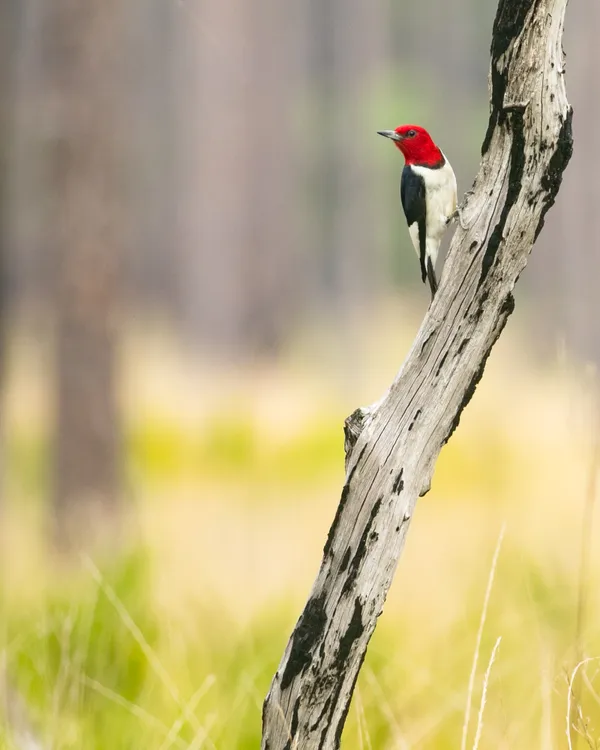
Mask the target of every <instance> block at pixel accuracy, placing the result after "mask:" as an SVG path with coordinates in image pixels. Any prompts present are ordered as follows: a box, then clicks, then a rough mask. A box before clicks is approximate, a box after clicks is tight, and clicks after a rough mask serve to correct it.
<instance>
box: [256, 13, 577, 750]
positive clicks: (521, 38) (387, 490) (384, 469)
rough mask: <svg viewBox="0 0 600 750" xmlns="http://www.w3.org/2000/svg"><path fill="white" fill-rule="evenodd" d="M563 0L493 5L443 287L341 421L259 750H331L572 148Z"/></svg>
mask: <svg viewBox="0 0 600 750" xmlns="http://www.w3.org/2000/svg"><path fill="white" fill-rule="evenodd" d="M565 7H566V0H500V3H499V6H498V11H497V15H496V20H495V22H494V29H493V37H492V46H491V71H490V98H491V102H490V119H489V125H488V129H487V132H486V135H485V138H484V141H483V146H482V161H481V166H480V169H479V173H478V175H477V177H476V179H475V182H474V185H473V192H472V193H471V194H470V195H469V197H468V200H467V203H466V205H465V207H464V209H463V213H462V222H463V224H464V226H466V227H467V228H466V229H463V228H462V227H459V228H458V229H457V231H456V233H455V236H454V238H453V241H452V244H451V248H450V251H449V254H448V259H447V261H446V265H445V268H444V272H443V276H442V279H441V285H440V289H439V292H438V294H437V295H436V297H435V300H434V301H433V303H432V305H431V307H430V309H429V311H428V313H427V315H426V316H425V319H424V321H423V323H422V325H421V328H420V330H419V333H418V334H417V338H416V340H415V342H414V344H413V346H412V349H411V351H410V353H409V355H408V357H407V359H406V361H405V362H404V364H403V366H402V368H401V369H400V372H399V373H398V375H397V376H396V378H395V380H394V382H393V384H392V385H391V387H390V389H389V391H388V392H387V393H386V394H385V395H384V397H383V398H382V399H381V400H380V401H379V402H377V404H374V405H373V406H371V407H369V408H367V409H357V410H356V411H355V412H354V413H353V414H352V415H351V416H350V417H349V418H348V419H347V420H346V424H345V436H346V440H345V448H346V472H347V474H346V482H345V484H344V488H343V490H342V496H341V500H340V504H339V507H338V510H337V513H336V517H335V519H334V522H333V525H332V527H331V530H330V532H329V537H328V539H327V543H326V545H325V549H324V556H323V561H322V563H321V568H320V570H319V573H318V576H317V579H316V581H315V583H314V585H313V589H312V591H311V594H310V597H309V600H308V603H307V605H306V607H305V609H304V612H303V613H302V615H301V616H300V619H299V621H298V624H297V625H296V628H295V629H294V632H293V633H292V636H291V639H290V641H289V643H288V645H287V648H286V650H285V653H284V655H283V659H282V661H281V664H280V665H279V668H278V670H277V673H276V674H275V677H274V678H273V682H272V684H271V689H270V691H269V694H268V696H267V698H266V700H265V704H264V709H263V741H262V747H263V750H280V749H284V750H292V748H302V750H308V749H311V750H312V748H314V749H315V750H317V748H318V750H334V749H335V748H338V747H339V744H340V738H341V734H342V730H343V726H344V722H345V719H346V715H347V713H348V708H349V706H350V700H351V697H352V692H353V689H354V685H355V683H356V680H357V677H358V673H359V671H360V667H361V665H362V662H363V660H364V657H365V653H366V649H367V645H368V643H369V640H370V638H371V635H372V634H373V631H374V629H375V625H376V622H377V618H378V616H379V615H380V614H381V611H382V608H383V604H384V602H385V598H386V595H387V592H388V590H389V587H390V585H391V582H392V578H393V575H394V572H395V570H396V567H397V564H398V560H399V557H400V554H401V553H402V549H403V546H404V541H405V538H406V533H407V531H408V527H409V525H410V519H411V517H412V515H413V512H414V508H415V504H416V501H417V498H418V497H420V496H422V495H424V494H425V493H426V492H427V491H428V490H429V487H430V484H431V477H432V474H433V469H434V466H435V462H436V460H437V457H438V455H439V452H440V450H441V448H442V446H443V445H444V444H445V443H446V442H447V441H448V440H449V438H450V436H451V435H452V433H453V432H454V430H455V429H456V427H457V426H458V423H459V420H460V416H461V413H462V411H463V409H464V408H465V406H466V405H467V404H468V403H469V401H470V399H471V397H472V395H473V393H474V392H475V388H476V387H477V384H478V382H479V381H480V379H481V377H482V375H483V372H484V368H485V364H486V361H487V358H488V356H489V354H490V352H491V350H492V347H493V346H494V344H495V343H496V341H497V340H498V337H499V336H500V334H501V333H502V331H503V329H504V326H505V324H506V321H507V319H508V317H509V316H510V314H511V313H512V311H513V309H514V297H513V288H514V286H515V283H516V282H517V280H518V278H519V275H520V274H521V272H522V271H523V269H524V268H525V265H526V264H527V258H528V255H529V253H530V252H531V248H532V246H533V244H534V242H535V240H536V239H537V237H538V235H539V233H540V231H541V229H542V227H543V225H544V218H545V215H546V213H547V211H548V210H549V209H550V208H551V206H552V205H553V203H554V201H555V198H556V195H557V192H558V189H559V187H560V183H561V179H562V174H563V171H564V169H565V168H566V166H567V164H568V162H569V159H570V156H571V152H572V135H571V118H572V111H571V108H570V106H569V104H568V102H567V98H566V92H565V84H564V61H563V53H562V47H561V40H562V30H563V21H564V14H565Z"/></svg>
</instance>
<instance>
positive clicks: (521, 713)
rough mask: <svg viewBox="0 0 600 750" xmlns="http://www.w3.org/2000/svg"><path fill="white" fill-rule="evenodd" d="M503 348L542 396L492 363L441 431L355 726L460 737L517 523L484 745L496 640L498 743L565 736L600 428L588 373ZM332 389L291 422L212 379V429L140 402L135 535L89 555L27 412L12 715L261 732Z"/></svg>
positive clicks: (370, 739) (12, 582)
mask: <svg viewBox="0 0 600 750" xmlns="http://www.w3.org/2000/svg"><path fill="white" fill-rule="evenodd" d="M508 364H509V367H508V369H509V370H510V373H511V377H512V378H513V379H515V378H517V377H518V378H522V382H521V385H522V387H521V388H520V392H522V393H524V394H527V398H525V399H524V400H523V401H522V402H519V401H518V400H515V399H514V397H510V398H509V397H508V396H507V395H506V394H505V391H504V387H503V386H504V384H505V382H506V368H505V366H504V363H503V361H502V360H500V361H497V362H496V363H495V364H494V367H493V368H492V369H491V372H490V374H489V375H488V374H486V378H484V381H483V383H482V385H481V386H480V388H479V389H478V392H477V395H476V398H475V400H474V402H473V404H472V405H471V406H470V408H469V410H468V412H467V413H466V414H465V416H464V417H463V420H462V421H461V426H460V428H459V430H458V431H457V433H456V434H455V436H454V437H453V439H452V441H451V442H450V444H449V445H448V446H447V447H446V448H445V449H444V451H443V453H442V456H441V458H440V461H439V465H438V467H437V471H436V474H435V477H434V483H433V489H432V491H431V493H430V494H429V495H428V496H427V497H426V498H424V499H423V500H421V501H420V502H419V504H418V507H417V512H416V514H415V518H414V520H413V523H412V527H411V530H410V533H409V536H408V541H407V545H406V549H405V551H404V554H403V557H402V560H401V564H400V567H399V570H398V573H397V576H396V580H395V582H394V585H393V587H392V590H391V592H390V596H389V598H388V601H387V603H386V607H385V611H384V613H383V615H382V617H381V618H380V621H379V623H378V627H377V630H376V633H375V635H374V637H373V639H372V642H371V645H370V647H369V651H368V655H367V659H366V661H365V664H364V667H363V670H362V672H361V676H360V679H359V681H358V686H357V691H356V697H355V700H354V702H353V705H352V707H351V711H350V714H349V717H348V722H347V726H346V730H345V733H344V736H343V742H342V745H343V747H346V748H359V749H360V750H370V749H371V748H372V749H373V750H392V749H394V750H395V749H396V748H401V749H403V748H419V749H420V750H429V749H432V750H433V749H434V748H435V749H436V750H445V748H448V750H450V748H452V749H454V748H459V747H460V745H461V736H462V732H463V722H464V716H465V707H466V701H467V690H468V685H469V677H470V673H471V669H472V664H473V656H474V653H475V645H476V640H477V633H478V629H479V627H480V622H481V616H482V608H483V602H484V595H485V591H486V587H487V585H488V579H489V573H490V566H491V561H492V556H493V552H494V548H495V545H496V542H497V538H498V534H499V531H500V528H501V527H502V524H503V523H506V534H505V538H504V542H503V546H502V549H501V551H500V555H499V560H498V565H497V568H496V570H495V579H494V582H493V587H492V590H491V596H490V602H489V609H488V611H487V617H486V620H485V623H484V627H483V630H482V639H481V648H480V653H479V660H478V666H477V670H476V673H475V680H474V689H473V696H472V709H471V725H470V730H469V734H468V741H467V745H466V746H467V748H469V750H471V749H472V748H473V743H474V736H475V731H476V725H477V720H478V712H479V707H480V701H481V696H482V689H483V680H484V674H485V671H486V668H487V667H488V663H489V659H490V656H491V653H492V650H493V648H494V645H495V644H496V642H497V639H498V638H499V637H501V638H502V640H501V643H500V645H499V648H498V652H497V657H496V660H495V663H494V664H493V666H492V668H491V671H490V676H489V684H488V687H487V702H486V706H485V712H484V715H483V728H482V735H481V742H480V745H479V748H480V750H483V749H484V748H510V749H511V750H519V749H521V748H522V749H523V750H525V749H527V750H530V748H542V750H546V748H548V749H549V750H550V749H551V748H563V747H566V746H567V743H566V735H565V729H566V710H567V695H568V691H567V683H568V678H569V675H570V674H571V673H572V671H573V669H574V667H575V665H576V663H577V661H578V660H579V659H580V658H582V657H596V656H599V655H600V595H599V593H598V592H600V549H599V545H592V546H593V550H592V557H591V562H590V569H589V583H588V587H587V594H586V597H585V620H584V627H583V630H582V632H581V633H579V634H578V633H577V628H576V620H577V617H576V613H577V607H578V597H579V595H580V588H581V586H580V550H581V538H582V535H581V521H582V511H583V505H584V502H585V498H586V486H587V485H588V484H589V481H588V480H589V473H590V471H591V469H592V465H591V455H592V452H591V442H590V441H589V439H588V436H587V434H586V433H585V431H584V430H582V429H581V428H580V426H578V425H577V423H574V422H573V421H569V417H568V415H569V414H571V413H572V411H573V399H574V395H573V394H574V392H576V391H574V390H573V385H572V384H569V383H567V382H564V381H562V380H561V379H560V378H559V377H558V376H555V375H553V376H551V377H547V378H542V377H541V376H540V375H539V374H537V373H535V374H528V373H522V372H521V373H517V374H515V370H514V367H513V364H514V363H513V361H510V362H509V363H508ZM494 372H495V373H496V374H494ZM281 377H282V379H285V375H282V376H281ZM528 378H529V379H530V380H528ZM534 382H535V388H534V387H533V383H534ZM284 391H285V388H284ZM294 393H295V392H294ZM533 393H535V398H534V397H532V395H531V394H533ZM295 398H296V395H294V396H292V395H290V398H289V401H290V402H291V401H292V400H293V399H295ZM311 398H312V396H311ZM577 398H579V396H577ZM283 402H284V403H286V399H285V398H284V399H283ZM319 403H320V407H319V408H318V409H313V410H312V411H310V410H309V409H308V408H307V409H303V408H299V409H298V413H299V414H301V415H302V416H303V418H302V419H300V418H298V419H297V423H296V425H295V427H293V429H291V428H289V424H288V421H286V422H285V429H283V427H284V425H283V421H282V422H281V423H280V422H278V420H277V418H275V419H271V420H270V422H269V421H268V420H266V421H265V419H263V415H264V408H265V404H264V400H260V402H259V401H258V400H257V399H256V395H255V393H253V391H252V389H251V388H249V389H248V391H247V393H246V395H245V400H244V399H243V398H241V399H239V400H238V401H236V408H235V411H234V410H232V409H230V410H227V409H223V408H222V403H221V402H219V400H218V399H216V400H215V408H214V410H213V412H212V413H210V414H208V415H205V416H204V417H203V418H202V419H199V420H198V422H197V425H196V427H194V426H193V425H192V426H190V425H189V424H187V423H185V420H183V419H182V420H181V421H178V420H177V419H176V418H174V417H173V415H172V414H170V415H169V414H165V413H164V412H163V413H160V410H159V409H157V410H156V412H155V413H150V412H148V411H147V410H142V409H139V410H138V409H137V408H136V406H135V404H132V405H131V408H130V410H129V413H130V414H132V415H133V418H130V420H129V423H128V429H127V455H126V461H127V465H128V467H129V476H130V482H131V493H132V497H133V503H132V506H133V507H132V515H134V521H135V523H132V524H130V525H131V526H132V528H135V530H136V531H135V534H132V535H131V537H130V538H129V540H128V541H127V543H126V544H125V545H124V547H123V549H122V551H121V552H120V553H119V554H116V555H115V554H114V553H113V554H102V553H101V552H96V553H90V557H89V558H86V557H82V558H77V559H76V560H74V561H72V562H71V563H66V562H65V561H64V560H57V559H56V558H55V557H54V556H53V555H52V554H51V553H50V552H49V550H48V548H47V545H46V544H45V542H44V536H43V528H44V525H43V518H44V514H45V504H44V487H45V485H46V481H47V471H46V469H45V468H44V467H46V466H47V465H48V457H47V440H46V439H45V437H44V430H43V429H42V428H41V427H39V429H37V428H36V429H32V424H33V426H34V427H36V425H35V424H34V423H32V422H31V420H27V421H26V422H25V421H23V422H21V423H19V421H18V420H15V422H14V424H13V429H12V430H11V431H10V441H9V446H8V451H7V457H8V459H7V460H8V466H7V469H8V475H9V481H8V487H9V493H8V495H9V496H8V497H7V510H6V516H5V523H4V528H3V531H4V534H5V545H4V561H3V575H2V578H1V587H0V611H1V612H2V624H3V627H2V630H1V631H0V633H1V635H0V654H1V655H2V658H1V659H0V664H3V665H4V666H5V673H6V677H7V684H8V687H9V701H8V702H9V703H11V704H12V705H13V711H12V714H13V724H12V726H13V728H14V727H15V726H16V727H17V729H18V728H19V727H21V728H23V727H29V728H30V729H31V730H32V731H33V733H34V734H35V735H36V736H37V737H38V738H39V739H40V740H41V742H42V746H43V747H44V748H52V749H53V750H67V749H71V748H73V749H75V748H85V749H86V750H87V749H96V748H97V749H98V750H100V749H102V750H106V749H107V748H111V750H112V749H113V748H114V749H115V750H119V749H120V748H123V749H128V750H129V749H131V750H137V749H138V748H139V749H140V750H141V749H142V748H143V749H144V750H154V749H156V750H166V748H209V749H210V750H212V748H218V749H219V750H234V748H235V750H245V749H246V748H248V749H249V748H256V747H258V746H259V743H260V711H261V704H262V700H263V698H264V696H265V694H266V692H267V689H268V686H269V682H270V680H271V677H272V675H273V672H274V670H275V669H276V667H277V664H278V662H279V659H280V658H281V655H282V652H283V649H284V647H285V644H286V641H287V639H288V637H289V635H290V633H291V630H292V628H293V626H294V623H295V621H296V619H297V617H298V615H299V613H300V611H301V609H302V606H303V604H304V602H305V600H306V597H307V595H308V591H309V589H310V585H311V583H312V580H313V578H314V576H315V574H316V571H317V569H318V565H319V562H320V555H321V551H322V547H323V543H324V540H325V537H326V534H327V530H328V528H329V524H330V523H331V520H332V518H333V515H334V512H335V507H336V503H337V500H338V498H339V492H340V487H341V481H342V466H343V454H342V442H343V438H342V430H341V425H342V421H343V416H344V412H343V411H342V408H341V407H338V401H337V400H336V399H331V398H328V397H323V398H322V399H321V401H320V402H319ZM581 404H582V405H583V401H581ZM142 413H143V414H146V415H147V414H150V416H146V417H144V419H142V418H141V417H139V416H137V415H139V414H142ZM236 415H237V416H236ZM565 415H567V416H565ZM267 422H269V424H270V426H268V425H267ZM594 468H595V467H594ZM596 538H597V533H595V534H594V535H593V539H596ZM581 671H582V673H584V675H585V679H583V675H582V679H581V680H579V681H576V691H575V703H576V705H577V706H581V716H582V717H583V719H582V720H579V719H577V715H576V714H574V715H573V716H574V718H575V719H576V720H577V722H578V728H579V730H580V731H581V732H582V734H586V733H587V739H586V738H585V737H583V736H581V737H579V740H578V744H576V739H577V737H578V736H579V735H578V734H577V732H576V731H573V733H572V735H573V747H575V746H577V747H579V748H580V750H581V749H582V748H585V747H594V745H593V744H590V743H593V741H597V740H598V738H599V736H600V698H599V696H600V662H590V663H588V664H586V665H585V666H584V667H582V668H581ZM1 684H2V683H1V682H0V685H1ZM15 704H19V706H20V710H18V711H15V710H14V706H15ZM14 715H17V719H16V721H15V720H14ZM0 726H1V727H2V730H1V732H0V747H6V748H11V750H12V748H19V747H20V746H19V744H14V743H13V744H11V743H12V740H11V738H10V736H9V734H8V726H9V722H8V721H7V719H6V716H5V717H4V719H3V720H2V722H0Z"/></svg>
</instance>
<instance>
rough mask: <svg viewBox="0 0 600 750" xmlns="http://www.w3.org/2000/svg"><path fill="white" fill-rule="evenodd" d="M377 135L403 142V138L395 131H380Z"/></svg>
mask: <svg viewBox="0 0 600 750" xmlns="http://www.w3.org/2000/svg"><path fill="white" fill-rule="evenodd" d="M377 135H383V136H385V137H386V138H391V139H392V140H393V141H401V140H402V136H401V135H398V133H396V131H395V130H378V131H377Z"/></svg>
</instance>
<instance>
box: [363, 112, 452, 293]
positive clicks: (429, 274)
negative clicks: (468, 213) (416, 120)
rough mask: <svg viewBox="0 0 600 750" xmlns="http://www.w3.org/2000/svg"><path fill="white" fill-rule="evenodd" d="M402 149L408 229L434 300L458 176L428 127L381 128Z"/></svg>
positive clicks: (402, 195) (402, 186)
mask: <svg viewBox="0 0 600 750" xmlns="http://www.w3.org/2000/svg"><path fill="white" fill-rule="evenodd" d="M377 133H378V135H383V136H385V137H386V138H390V139H391V140H392V141H393V142H394V146H396V148H397V149H398V150H399V151H401V152H402V154H403V156H404V159H405V165H404V169H403V170H402V178H401V180H400V200H401V201H402V208H403V209H404V215H405V216H406V221H407V224H408V232H409V234H410V238H411V240H412V243H413V245H414V247H415V250H416V252H417V255H418V257H419V261H420V264H421V279H422V281H423V283H426V281H429V288H430V290H431V299H432V300H433V298H434V297H435V293H436V292H437V289H438V281H437V277H436V275H435V264H436V261H437V256H438V251H439V249H440V243H441V241H442V236H443V234H444V231H445V229H446V227H447V225H448V224H449V222H450V221H451V220H452V219H453V218H455V217H456V214H457V206H456V195H457V192H456V176H455V175H454V170H453V169H452V167H451V166H450V162H449V161H448V159H447V158H446V157H445V155H444V153H443V152H442V150H441V149H440V148H438V146H436V145H435V143H434V142H433V139H432V138H431V136H430V135H429V133H428V132H427V131H426V130H425V128H422V127H420V126H419V125H399V126H398V127H397V128H395V129H394V130H378V131H377Z"/></svg>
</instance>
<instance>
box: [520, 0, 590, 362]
mask: <svg viewBox="0 0 600 750" xmlns="http://www.w3.org/2000/svg"><path fill="white" fill-rule="evenodd" d="M599 32H600V3H598V1H597V0H580V2H578V3H573V5H572V7H570V9H569V23H568V24H567V28H566V29H565V46H566V47H567V49H569V50H570V52H569V56H568V58H567V75H568V76H569V82H570V94H571V99H572V102H573V109H574V112H575V115H574V118H573V129H574V132H575V137H576V138H577V145H578V148H577V151H576V152H575V154H574V156H573V159H572V162H571V166H570V167H569V171H568V172H567V174H566V175H565V180H564V186H563V188H562V190H561V192H560V198H559V199H558V200H557V203H556V210H555V211H553V212H552V214H551V215H550V219H549V227H548V230H549V231H547V232H544V234H543V235H542V237H541V238H540V242H541V243H542V251H541V252H540V253H538V254H536V255H535V256H534V258H533V263H534V273H532V274H531V275H530V276H529V277H528V279H529V280H530V282H531V284H532V286H533V290H534V294H535V302H536V304H535V307H534V310H535V314H536V325H537V326H538V328H539V329H541V331H542V332H543V334H544V335H542V336H538V337H537V338H536V341H537V345H538V346H539V347H540V348H542V349H543V351H542V354H545V355H550V356H552V355H555V353H556V348H557V344H559V343H560V344H561V345H562V342H563V341H564V343H565V344H566V348H567V349H568V351H569V352H571V353H573V354H574V355H575V356H576V357H577V358H578V359H580V360H582V361H584V362H585V361H587V362H592V363H594V364H595V365H596V366H598V365H600V303H599V300H598V278H599V277H600V213H599V212H598V205H599V204H600V184H599V183H598V180H596V179H594V178H593V177H592V175H594V174H595V167H596V166H598V167H599V168H600V156H599V155H598V152H597V148H596V142H597V123H598V120H599V118H600V100H599V98H598V96H597V94H596V91H597V88H598V84H597V82H598V77H599V76H600V54H599V53H598V41H597V40H598V33H599Z"/></svg>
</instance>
